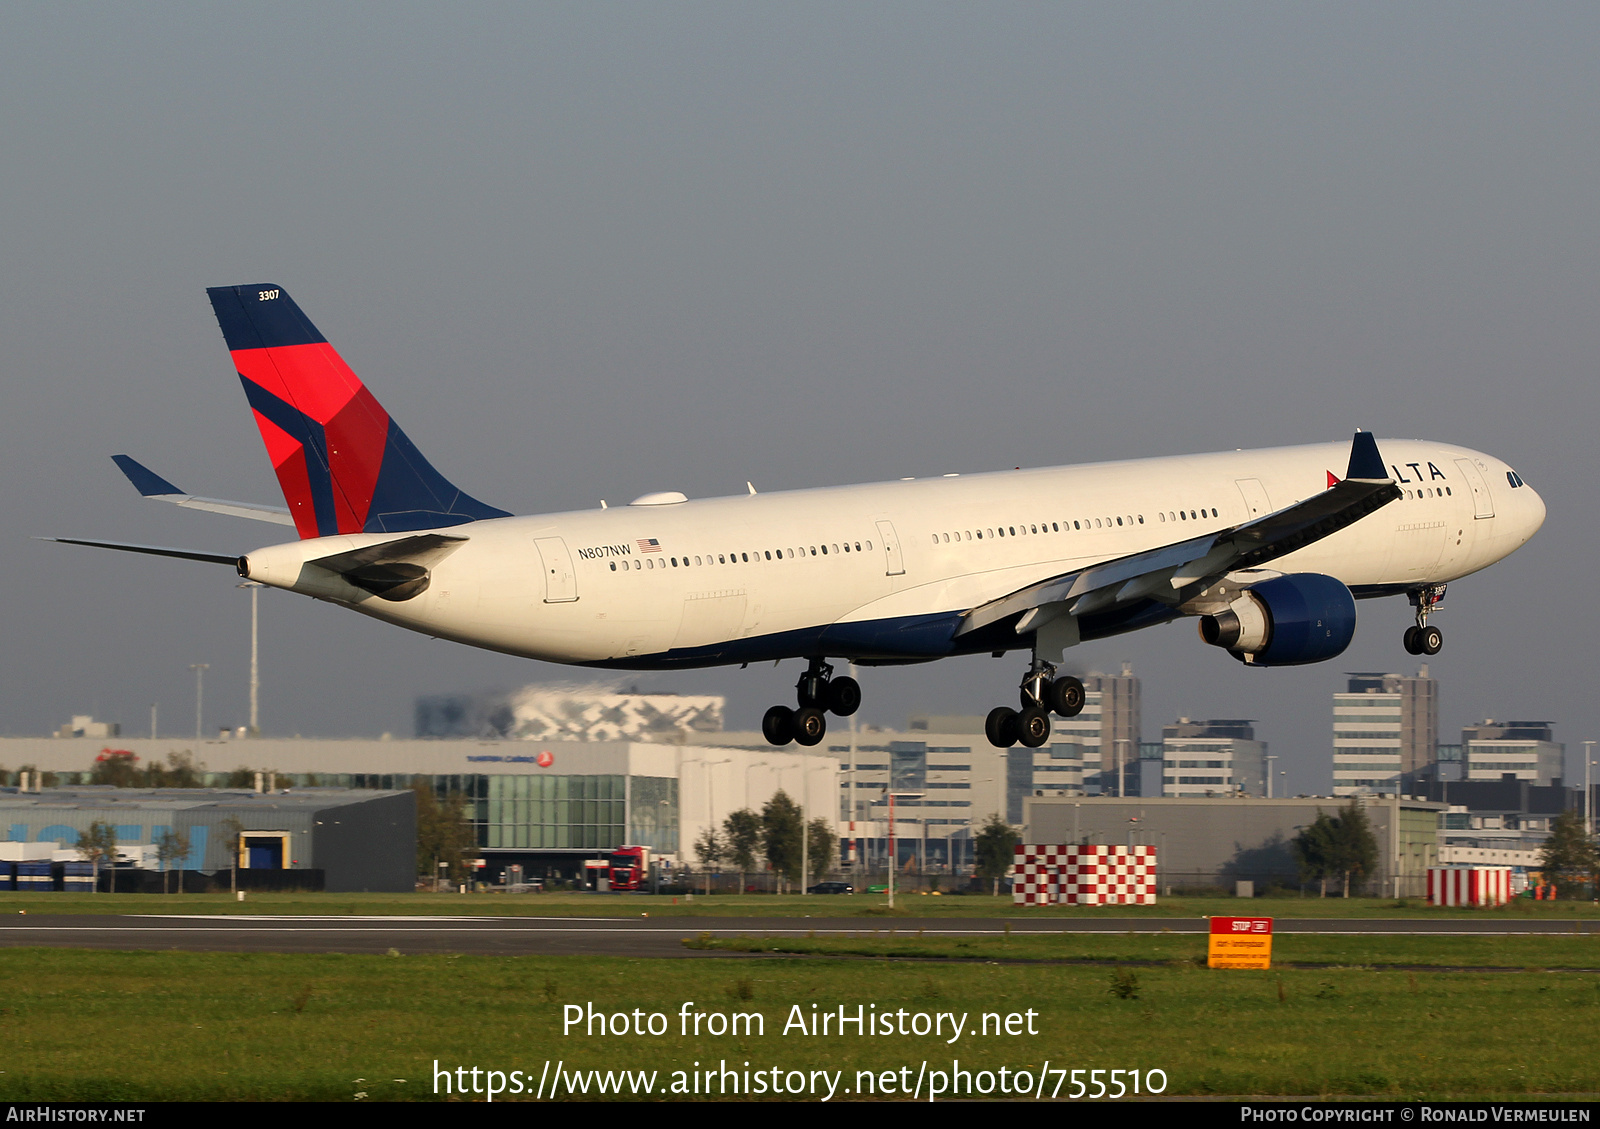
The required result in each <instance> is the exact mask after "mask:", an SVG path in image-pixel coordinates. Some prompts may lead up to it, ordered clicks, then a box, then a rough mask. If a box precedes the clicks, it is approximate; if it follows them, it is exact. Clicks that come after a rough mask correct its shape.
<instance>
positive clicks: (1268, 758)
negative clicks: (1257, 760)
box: [1261, 753, 1278, 800]
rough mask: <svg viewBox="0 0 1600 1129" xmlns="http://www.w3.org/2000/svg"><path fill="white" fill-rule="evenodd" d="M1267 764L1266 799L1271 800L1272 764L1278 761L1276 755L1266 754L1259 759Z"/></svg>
mask: <svg viewBox="0 0 1600 1129" xmlns="http://www.w3.org/2000/svg"><path fill="white" fill-rule="evenodd" d="M1261 759H1262V760H1264V761H1266V762H1267V799H1269V800H1270V799H1272V762H1273V761H1275V760H1277V759H1278V754H1277V753H1268V754H1267V755H1266V756H1264V757H1262V758H1261Z"/></svg>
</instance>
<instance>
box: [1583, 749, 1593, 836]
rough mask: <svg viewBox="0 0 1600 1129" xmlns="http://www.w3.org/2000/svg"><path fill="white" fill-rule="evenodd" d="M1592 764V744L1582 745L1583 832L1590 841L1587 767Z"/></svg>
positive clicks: (1590, 818) (1591, 834) (1591, 832)
mask: <svg viewBox="0 0 1600 1129" xmlns="http://www.w3.org/2000/svg"><path fill="white" fill-rule="evenodd" d="M1592 764H1594V742H1593V741H1585V742H1584V743H1583V830H1584V832H1585V834H1587V835H1588V836H1589V837H1590V838H1591V839H1592V838H1593V837H1594V817H1593V814H1592V813H1591V812H1590V810H1589V803H1590V801H1589V794H1590V785H1589V766H1590V765H1592Z"/></svg>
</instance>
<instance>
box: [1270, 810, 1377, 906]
mask: <svg viewBox="0 0 1600 1129" xmlns="http://www.w3.org/2000/svg"><path fill="white" fill-rule="evenodd" d="M1290 851H1291V852H1292V853H1293V855H1294V860H1295V865H1296V866H1298V867H1299V870H1300V880H1301V881H1302V882H1307V881H1311V880H1312V879H1315V880H1316V881H1318V882H1319V883H1320V884H1321V887H1322V896H1323V897H1327V894H1328V879H1330V878H1334V877H1338V878H1340V879H1341V880H1342V881H1343V883H1344V896H1345V897H1347V898H1348V897H1349V896H1350V883H1351V880H1352V879H1353V880H1355V882H1356V884H1357V885H1358V886H1359V885H1360V882H1361V880H1362V879H1364V878H1367V877H1369V876H1370V875H1371V874H1372V872H1373V871H1374V870H1376V869H1377V866H1378V840H1377V838H1376V837H1375V836H1374V835H1373V834H1372V824H1371V822H1370V821H1369V820H1368V819H1367V812H1366V809H1365V808H1363V807H1362V806H1361V801H1360V800H1355V799H1352V800H1351V801H1350V802H1349V803H1348V804H1347V805H1345V806H1344V807H1343V808H1341V809H1340V811H1339V814H1338V815H1336V816H1330V815H1329V814H1328V813H1327V812H1325V811H1323V810H1322V809H1321V808H1318V809H1317V818H1316V819H1315V820H1314V821H1313V822H1312V823H1311V825H1310V826H1309V827H1306V828H1303V829H1302V830H1301V832H1300V834H1298V835H1296V836H1295V838H1294V842H1293V843H1291V844H1290Z"/></svg>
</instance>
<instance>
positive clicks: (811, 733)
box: [761, 656, 861, 745]
mask: <svg viewBox="0 0 1600 1129" xmlns="http://www.w3.org/2000/svg"><path fill="white" fill-rule="evenodd" d="M794 694H795V700H796V703H797V704H798V705H799V707H800V708H799V709H793V710H792V709H790V708H789V707H788V706H773V707H772V708H771V709H770V710H768V711H767V713H766V716H765V717H763V718H762V719H761V735H762V736H763V737H765V738H766V739H767V741H768V743H769V744H773V745H787V744H788V743H789V742H790V741H794V742H796V743H797V744H801V745H815V744H817V743H818V742H819V741H821V740H822V739H823V738H824V737H826V736H827V735H828V717H827V715H828V714H830V713H832V714H835V715H837V716H839V717H849V716H850V715H851V714H853V713H855V712H856V710H858V709H860V708H861V683H859V682H857V681H856V680H855V679H854V678H849V677H845V678H835V677H834V676H833V667H832V666H830V665H828V662H827V660H825V659H823V658H821V657H818V656H813V657H812V658H811V660H810V663H809V664H808V665H807V667H806V670H805V673H804V674H802V675H801V676H800V680H799V681H798V682H796V683H795V684H794Z"/></svg>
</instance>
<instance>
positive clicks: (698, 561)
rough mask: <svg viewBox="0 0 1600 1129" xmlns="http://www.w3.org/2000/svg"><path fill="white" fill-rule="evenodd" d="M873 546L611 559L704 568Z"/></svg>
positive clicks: (624, 565)
mask: <svg viewBox="0 0 1600 1129" xmlns="http://www.w3.org/2000/svg"><path fill="white" fill-rule="evenodd" d="M871 550H872V542H871V541H855V542H851V541H835V542H832V543H822V544H817V545H797V546H794V547H793V548H787V549H757V550H754V551H752V552H748V553H744V552H741V553H704V554H701V555H700V556H694V557H690V556H682V557H644V558H642V559H635V560H628V559H626V558H624V559H623V560H621V561H612V562H611V571H612V572H616V571H618V570H619V569H620V570H621V571H623V572H628V571H630V570H631V571H633V572H641V571H643V570H645V569H655V568H704V567H706V566H708V565H730V564H750V563H752V562H754V563H756V564H760V563H761V562H762V561H763V560H767V561H783V560H794V559H795V558H796V557H797V556H798V557H801V558H804V557H807V556H812V557H818V556H821V557H826V556H829V555H830V554H831V555H833V556H841V555H843V554H845V553H851V552H855V553H865V552H870V551H871Z"/></svg>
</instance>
